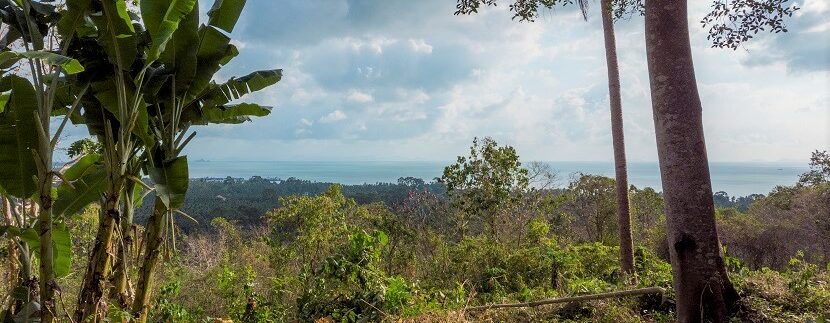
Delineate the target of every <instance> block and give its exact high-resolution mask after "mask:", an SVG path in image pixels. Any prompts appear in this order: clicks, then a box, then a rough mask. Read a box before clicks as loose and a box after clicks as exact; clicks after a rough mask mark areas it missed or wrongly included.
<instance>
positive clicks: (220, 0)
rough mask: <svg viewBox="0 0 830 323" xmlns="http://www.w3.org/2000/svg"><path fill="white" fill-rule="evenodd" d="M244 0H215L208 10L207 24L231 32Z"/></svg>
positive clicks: (243, 5)
mask: <svg viewBox="0 0 830 323" xmlns="http://www.w3.org/2000/svg"><path fill="white" fill-rule="evenodd" d="M245 1H246V0H216V1H215V2H214V3H213V7H212V8H210V10H209V11H208V13H207V15H208V18H209V19H208V24H210V25H211V26H216V27H218V28H221V29H222V30H224V31H226V32H232V31H233V28H234V26H236V21H237V20H239V15H240V14H241V13H242V8H243V7H245Z"/></svg>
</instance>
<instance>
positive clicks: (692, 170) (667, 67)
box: [645, 0, 739, 322]
mask: <svg viewBox="0 0 830 323" xmlns="http://www.w3.org/2000/svg"><path fill="white" fill-rule="evenodd" d="M645 5H646V7H645V9H646V19H645V27H646V33H645V35H646V51H647V55H648V70H649V79H650V83H651V102H652V108H653V113H654V128H655V132H656V137H657V152H658V157H659V161H660V174H661V176H662V182H663V194H664V197H665V203H666V215H667V217H666V218H667V219H666V226H667V234H668V242H669V256H670V259H671V263H672V273H673V276H674V289H675V292H676V293H677V299H676V301H677V320H678V321H679V322H701V321H712V322H725V321H727V320H728V317H729V315H730V313H731V312H732V311H734V310H735V305H736V304H737V301H738V298H739V296H738V294H737V293H736V292H735V289H734V287H733V286H732V283H731V282H730V281H729V277H728V276H727V273H726V268H725V266H724V261H723V256H722V254H721V248H720V243H719V241H718V232H717V228H716V226H715V209H714V202H713V200H712V184H711V179H710V175H709V164H708V159H707V156H706V143H705V141H704V135H703V119H702V113H703V112H702V107H701V103H700V96H699V94H698V90H697V83H696V80H695V72H694V64H693V62H692V50H691V45H690V43H689V26H688V16H687V2H686V0H649V1H646V4H645Z"/></svg>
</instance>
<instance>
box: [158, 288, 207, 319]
mask: <svg viewBox="0 0 830 323" xmlns="http://www.w3.org/2000/svg"><path fill="white" fill-rule="evenodd" d="M180 291H181V282H179V281H176V280H174V281H171V282H168V283H167V284H164V285H163V286H161V289H160V290H159V296H158V299H157V300H156V305H155V307H154V308H153V314H152V316H153V318H154V319H155V320H157V321H159V322H171V323H177V322H195V321H197V318H196V316H194V315H193V314H191V313H190V312H188V310H187V309H186V308H184V307H183V306H181V305H179V304H177V303H175V302H173V301H171V299H172V298H175V297H177V296H179V293H180Z"/></svg>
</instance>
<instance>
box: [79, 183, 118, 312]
mask: <svg viewBox="0 0 830 323" xmlns="http://www.w3.org/2000/svg"><path fill="white" fill-rule="evenodd" d="M107 196H108V197H107V199H106V201H105V202H104V210H103V211H102V212H103V217H102V218H101V223H100V224H99V226H98V234H97V235H96V237H95V245H94V246H93V247H92V252H91V253H90V257H89V264H88V265H87V270H86V274H85V275H84V279H83V285H82V286H81V291H80V293H79V294H78V306H77V307H76V308H75V321H76V322H85V321H86V319H87V318H89V317H90V316H94V315H98V314H104V313H106V311H107V309H108V308H107V304H104V303H102V301H103V296H104V291H105V290H107V288H106V284H107V281H108V280H109V278H110V275H111V273H112V256H113V253H114V248H113V246H114V240H115V239H114V238H115V237H114V234H115V227H116V226H117V225H118V222H119V219H120V217H121V211H120V204H119V203H120V202H119V197H120V191H119V190H116V193H112V192H110V193H109V194H108V195H107ZM93 321H95V320H93Z"/></svg>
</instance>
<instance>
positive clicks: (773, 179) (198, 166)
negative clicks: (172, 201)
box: [190, 160, 808, 196]
mask: <svg viewBox="0 0 830 323" xmlns="http://www.w3.org/2000/svg"><path fill="white" fill-rule="evenodd" d="M547 163H548V164H549V165H550V166H551V168H552V169H553V170H555V171H556V172H557V174H558V177H559V181H558V184H559V185H560V186H564V185H567V183H568V181H569V179H570V178H571V177H572V176H574V174H578V173H585V174H595V175H604V176H609V177H613V176H614V167H613V164H612V163H603V162H547ZM449 164H450V162H432V161H361V162H351V161H302V162H295V161H203V160H196V161H190V177H191V178H203V177H219V178H224V177H227V176H231V177H235V178H250V177H252V176H262V177H265V178H279V179H286V178H289V177H295V178H299V179H304V180H310V181H317V182H332V183H341V184H347V185H352V184H363V183H370V184H374V183H396V182H397V180H398V178H400V177H406V176H412V177H417V178H422V179H424V180H425V181H427V182H429V181H431V180H432V179H433V178H435V177H439V176H441V173H442V172H443V169H444V166H446V165H449ZM709 168H710V171H711V174H712V188H713V191H715V192H717V191H725V192H727V193H729V195H730V196H746V195H749V194H756V193H758V194H767V193H769V191H770V190H772V189H773V188H774V187H775V186H777V185H792V184H794V183H795V182H796V181H797V180H798V176H799V175H800V174H802V173H804V172H805V171H807V169H808V167H807V166H806V165H803V164H795V163H767V162H764V163H760V162H747V163H710V167H709ZM628 181H629V184H631V185H635V186H637V187H640V188H642V187H652V188H654V189H656V190H658V191H660V190H662V189H661V185H660V171H659V168H658V166H657V163H656V162H655V163H646V162H639V163H638V162H633V163H629V165H628Z"/></svg>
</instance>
